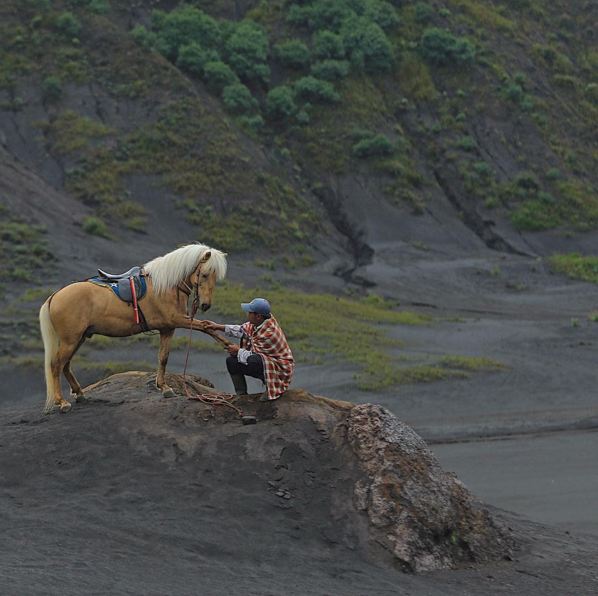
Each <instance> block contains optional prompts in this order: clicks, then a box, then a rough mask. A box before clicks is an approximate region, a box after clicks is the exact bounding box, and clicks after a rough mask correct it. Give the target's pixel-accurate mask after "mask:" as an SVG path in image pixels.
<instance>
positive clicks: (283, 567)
mask: <svg viewBox="0 0 598 596" xmlns="http://www.w3.org/2000/svg"><path fill="white" fill-rule="evenodd" d="M258 407H261V408H268V407H270V406H258ZM260 415H261V422H260V423H258V424H257V425H254V426H243V425H240V424H238V422H234V421H233V420H232V419H231V420H230V421H229V422H228V423H226V422H219V421H218V419H213V418H210V417H209V416H207V414H206V411H205V409H202V408H201V406H200V405H199V404H198V403H197V402H192V401H187V400H184V399H177V398H173V399H170V400H164V399H161V398H160V396H159V394H157V393H156V392H155V391H154V390H153V388H152V387H151V386H146V389H145V391H142V392H141V393H132V392H131V391H130V390H126V391H125V392H121V393H118V392H110V393H104V394H99V395H98V393H97V392H96V393H93V394H92V401H91V402H89V403H87V404H79V405H76V406H75V407H74V408H73V410H72V411H71V412H70V413H69V414H68V415H65V416H63V415H60V414H57V413H56V414H54V415H50V416H43V417H42V416H40V414H39V410H38V408H36V407H26V408H23V407H19V408H8V407H5V408H3V411H2V416H1V424H0V441H1V444H2V450H1V452H0V465H1V466H2V471H3V474H2V478H1V480H0V503H1V504H2V507H1V508H0V530H1V532H2V538H3V539H2V541H1V542H0V570H1V573H2V579H3V583H2V593H3V594H15V595H16V594H48V593H50V594H65V595H67V594H68V595H70V594H73V595H74V594H81V593H90V594H152V595H163V594H198V593H201V594H239V595H240V594H255V595H258V594H260V595H261V594H272V595H274V594H277V595H278V594H293V595H295V594H296V595H303V594H318V595H319V594H322V595H325V594H326V595H336V594H347V595H366V594H368V595H369V594H380V595H383V594H388V595H390V594H406V595H407V594H430V595H439V596H440V595H442V594H444V595H447V594H448V595H455V596H457V595H462V594H488V593H500V594H521V593H525V594H537V595H545V594H555V595H556V594H563V593H567V594H590V593H592V592H593V590H594V588H595V586H596V585H598V584H597V582H598V569H597V566H596V554H597V553H598V540H597V539H595V538H591V537H585V538H584V537H583V536H572V535H569V534H567V533H566V532H564V531H561V530H554V529H551V528H548V527H546V526H542V525H539V524H533V523H530V522H527V521H524V520H522V519H521V518H518V517H517V516H514V515H511V514H505V513H503V512H500V511H494V512H493V513H494V515H495V516H496V518H497V519H499V520H500V523H502V524H505V525H508V526H509V527H510V528H511V529H512V532H513V534H514V536H515V537H516V538H517V540H518V542H519V544H520V547H519V548H518V550H517V551H516V552H515V554H514V557H513V560H506V561H499V562H496V563H492V564H488V565H485V566H482V567H478V568H475V567H471V568H464V569H459V570H451V571H442V572H434V573H427V574H421V575H411V574H405V573H402V572H400V571H398V570H397V569H395V568H393V566H392V565H391V564H390V563H389V562H388V560H387V559H386V558H384V557H377V556H376V557H375V556H373V555H372V552H371V551H370V552H368V551H366V550H364V545H363V527H362V526H361V521H360V518H359V516H358V515H357V514H356V513H355V512H354V511H353V510H352V507H351V506H349V504H350V503H351V497H350V490H349V489H350V487H351V486H352V485H350V484H348V472H347V471H346V469H345V462H344V460H343V456H342V454H341V453H339V452H338V451H337V450H335V449H334V448H332V445H331V443H330V441H329V440H328V439H327V438H326V437H323V436H322V435H321V434H320V433H319V432H318V431H317V428H316V426H315V425H314V424H313V423H312V422H311V420H310V419H309V418H308V417H306V418H304V419H301V418H299V417H298V418H297V419H295V420H294V421H293V422H292V423H284V422H279V421H278V420H277V419H268V417H267V414H266V413H264V412H261V414H260ZM264 437H267V440H264ZM278 488H284V489H285V491H286V493H288V497H286V496H285V497H284V498H281V497H280V496H278V495H277V490H276V489H278Z"/></svg>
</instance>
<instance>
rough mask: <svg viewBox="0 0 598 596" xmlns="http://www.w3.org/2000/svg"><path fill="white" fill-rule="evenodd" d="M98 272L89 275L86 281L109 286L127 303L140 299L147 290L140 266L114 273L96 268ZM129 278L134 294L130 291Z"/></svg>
mask: <svg viewBox="0 0 598 596" xmlns="http://www.w3.org/2000/svg"><path fill="white" fill-rule="evenodd" d="M98 274H99V275H97V276H95V277H90V278H89V279H88V280H87V281H91V282H92V283H95V284H97V285H100V286H110V288H111V289H112V291H113V292H114V293H115V294H116V295H117V296H118V297H119V298H120V299H121V300H122V301H123V302H126V303H127V304H133V302H135V301H136V300H141V299H142V298H143V297H144V296H145V293H146V292H147V283H146V281H145V274H144V273H143V272H142V271H141V267H131V269H129V270H128V271H125V272H124V273H116V274H114V273H106V272H105V271H102V269H98ZM131 280H133V286H134V288H135V296H133V292H132V291H131Z"/></svg>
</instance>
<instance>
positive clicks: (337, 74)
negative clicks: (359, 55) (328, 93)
mask: <svg viewBox="0 0 598 596" xmlns="http://www.w3.org/2000/svg"><path fill="white" fill-rule="evenodd" d="M311 74H312V75H313V76H314V77H316V78H317V79H323V80H324V81H338V80H339V79H344V78H345V77H346V76H347V75H348V74H349V63H348V62H347V61H346V60H322V61H321V62H316V63H315V64H313V65H312V67H311Z"/></svg>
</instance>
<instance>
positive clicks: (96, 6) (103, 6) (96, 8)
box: [89, 0, 110, 14]
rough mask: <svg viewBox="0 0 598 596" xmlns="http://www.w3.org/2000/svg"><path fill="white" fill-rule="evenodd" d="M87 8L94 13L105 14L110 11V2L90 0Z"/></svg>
mask: <svg viewBox="0 0 598 596" xmlns="http://www.w3.org/2000/svg"><path fill="white" fill-rule="evenodd" d="M89 10H91V12H95V13H96V14H107V13H108V12H109V11H110V3H109V2H107V0H91V2H89Z"/></svg>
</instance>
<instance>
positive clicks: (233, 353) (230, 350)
mask: <svg viewBox="0 0 598 596" xmlns="http://www.w3.org/2000/svg"><path fill="white" fill-rule="evenodd" d="M226 349H227V350H228V353H229V354H230V355H231V356H236V355H237V352H238V351H239V346H238V345H237V344H231V345H230V346H227V347H226Z"/></svg>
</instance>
